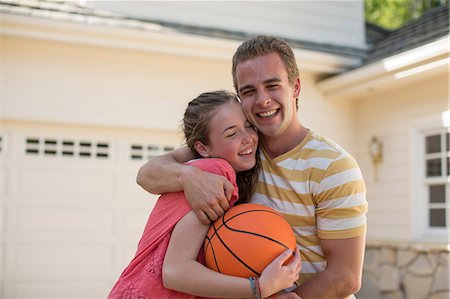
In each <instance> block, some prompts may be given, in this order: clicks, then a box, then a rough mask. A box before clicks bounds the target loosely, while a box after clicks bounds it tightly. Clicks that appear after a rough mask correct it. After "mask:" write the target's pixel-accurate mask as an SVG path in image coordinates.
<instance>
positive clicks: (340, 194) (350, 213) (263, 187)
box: [251, 131, 368, 282]
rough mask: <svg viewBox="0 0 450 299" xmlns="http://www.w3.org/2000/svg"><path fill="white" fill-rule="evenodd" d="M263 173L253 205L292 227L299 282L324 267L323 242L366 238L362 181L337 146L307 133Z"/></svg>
mask: <svg viewBox="0 0 450 299" xmlns="http://www.w3.org/2000/svg"><path fill="white" fill-rule="evenodd" d="M260 157H261V163H262V169H261V171H260V174H259V180H258V183H257V186H256V190H255V193H254V195H253V197H252V200H251V202H254V203H260V204H263V205H265V206H269V207H271V208H273V209H275V210H277V211H278V212H280V213H281V214H282V215H283V216H284V217H285V218H286V220H287V221H288V222H289V223H290V224H291V226H292V229H293V230H294V233H295V235H296V239H297V245H298V246H299V249H300V252H301V257H302V270H301V274H302V275H301V279H300V282H304V281H306V280H308V279H310V278H311V277H312V276H314V274H316V273H318V272H321V271H323V270H324V269H325V267H326V261H325V258H324V254H323V252H322V248H321V247H320V244H319V239H345V238H352V237H357V236H363V235H364V234H365V232H366V213H367V207H368V204H367V201H366V190H365V184H364V180H363V177H362V174H361V171H360V169H359V166H358V164H357V163H356V161H355V159H354V158H353V157H352V156H351V155H350V154H348V153H347V152H346V151H345V150H344V149H342V148H341V147H340V146H339V145H337V144H336V143H334V142H333V141H331V140H329V139H327V138H324V137H322V136H319V135H318V134H316V133H314V132H311V131H310V132H309V133H308V135H307V136H306V137H305V138H304V140H303V141H302V142H301V143H300V144H299V145H298V146H296V147H295V148H293V149H292V150H290V151H289V152H287V153H285V154H283V155H281V156H279V157H276V158H275V159H270V158H269V156H268V155H267V154H266V153H265V152H264V150H263V149H260Z"/></svg>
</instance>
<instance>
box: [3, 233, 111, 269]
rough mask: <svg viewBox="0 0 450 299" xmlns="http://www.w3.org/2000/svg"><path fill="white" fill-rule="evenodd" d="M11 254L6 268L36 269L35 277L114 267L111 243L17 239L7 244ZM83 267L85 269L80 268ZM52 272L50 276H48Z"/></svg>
mask: <svg viewBox="0 0 450 299" xmlns="http://www.w3.org/2000/svg"><path fill="white" fill-rule="evenodd" d="M8 249H9V250H8V252H7V254H8V255H11V256H12V258H11V259H9V260H10V261H11V263H10V264H8V265H7V269H14V272H16V273H17V272H23V273H22V274H23V275H26V272H30V271H31V272H33V273H34V276H33V277H36V276H38V275H36V274H38V273H41V274H43V275H45V276H47V277H56V278H58V277H60V278H61V276H62V275H67V274H70V273H72V274H71V277H72V278H73V276H72V275H77V277H83V276H84V275H85V274H86V273H84V272H94V270H95V269H97V270H98V271H99V272H102V273H103V272H104V271H105V270H111V269H112V263H111V262H112V258H113V255H112V252H113V250H112V246H111V245H110V244H107V243H105V244H83V243H65V244H58V243H53V244H52V243H45V244H44V243H42V244H36V243H32V242H30V243H28V242H26V243H25V242H24V243H15V244H12V246H10V247H9V248H8ZM82 269H84V271H80V270H82ZM48 275H50V276H48Z"/></svg>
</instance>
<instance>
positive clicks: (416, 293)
mask: <svg viewBox="0 0 450 299" xmlns="http://www.w3.org/2000/svg"><path fill="white" fill-rule="evenodd" d="M449 257H450V244H442V243H441V244H430V243H401V242H393V241H388V242H386V241H378V242H370V241H368V242H367V245H366V254H365V259H364V268H363V279H362V287H361V290H360V291H359V292H358V293H357V294H356V297H357V298H358V299H378V298H380V299H385V298H386V299H449V298H450V287H449V286H450V276H449V261H450V258H449Z"/></svg>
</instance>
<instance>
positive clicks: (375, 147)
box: [369, 136, 383, 182]
mask: <svg viewBox="0 0 450 299" xmlns="http://www.w3.org/2000/svg"><path fill="white" fill-rule="evenodd" d="M369 153H370V157H371V158H372V164H373V172H374V180H375V182H377V181H378V164H380V163H382V162H383V144H382V143H381V141H379V140H378V138H377V137H375V136H374V137H372V139H371V140H370V143H369Z"/></svg>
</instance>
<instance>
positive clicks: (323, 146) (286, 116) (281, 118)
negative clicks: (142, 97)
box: [138, 36, 367, 299]
mask: <svg viewBox="0 0 450 299" xmlns="http://www.w3.org/2000/svg"><path fill="white" fill-rule="evenodd" d="M232 71H233V81H234V86H235V88H236V91H237V92H238V94H239V96H240V98H241V103H242V108H243V110H244V113H245V114H246V116H247V118H248V120H249V121H250V122H251V123H252V124H253V125H254V126H255V127H256V128H257V129H258V132H259V134H260V147H261V149H260V158H261V161H262V170H261V173H260V177H259V182H258V183H257V186H256V190H255V193H254V195H253V197H252V202H256V203H260V204H264V205H267V206H270V207H272V208H274V209H276V210H278V211H279V212H281V213H282V214H283V215H284V216H285V218H286V219H287V220H288V221H289V223H290V224H291V226H292V228H293V230H294V232H295V233H296V235H297V243H298V246H299V248H300V251H301V255H302V270H301V279H300V285H299V287H298V288H297V289H296V290H295V292H296V293H297V294H298V295H299V296H300V297H301V298H303V299H307V298H347V297H351V296H353V294H354V293H356V292H357V291H358V290H359V288H360V285H361V276H362V265H363V258H364V247H365V233H366V212H367V201H366V198H365V185H364V181H363V178H362V175H361V172H360V169H359V167H358V165H357V164H356V162H355V160H354V159H353V157H351V156H350V155H349V154H348V153H347V152H345V151H344V150H343V149H342V148H341V147H339V146H338V145H336V144H335V143H334V142H332V141H330V140H328V139H326V138H324V137H321V136H319V135H318V134H316V133H314V132H312V131H310V130H309V129H307V128H305V127H304V126H303V125H302V124H301V123H300V121H299V119H298V113H297V109H298V103H297V102H298V96H299V94H300V89H301V85H300V77H299V72H298V68H297V65H296V61H295V57H294V54H293V51H292V49H291V48H290V47H289V46H288V45H287V44H286V42H284V41H283V40H280V39H277V38H274V37H270V36H258V37H256V38H253V39H251V40H248V41H245V42H244V43H243V44H242V45H241V46H240V47H239V48H238V49H237V51H236V53H235V55H234V57H233V69H232ZM190 158H192V157H191V154H190V153H189V151H188V150H186V149H179V150H177V151H175V152H173V153H170V154H168V155H165V156H162V157H158V158H156V159H154V160H151V161H149V162H147V164H146V165H144V166H143V167H142V168H141V169H140V171H139V174H138V183H139V185H141V186H142V187H143V188H144V189H145V190H147V191H149V192H152V193H161V192H168V191H177V190H184V192H185V194H186V197H187V198H188V201H189V202H190V205H191V207H192V208H193V209H194V210H195V211H196V213H197V215H198V217H199V218H200V219H201V220H202V221H204V222H208V221H209V220H215V219H217V217H219V216H221V215H222V213H223V212H224V210H226V209H228V204H227V202H228V201H227V198H228V197H229V195H230V193H231V191H232V187H231V186H230V183H229V182H228V181H227V180H226V179H224V178H223V177H219V176H212V175H210V174H206V173H202V172H200V171H198V170H197V169H193V168H192V167H189V166H185V165H182V164H180V162H184V161H186V160H188V159H190Z"/></svg>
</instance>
